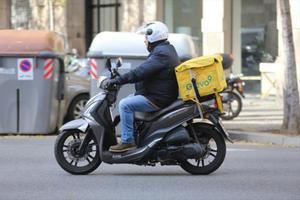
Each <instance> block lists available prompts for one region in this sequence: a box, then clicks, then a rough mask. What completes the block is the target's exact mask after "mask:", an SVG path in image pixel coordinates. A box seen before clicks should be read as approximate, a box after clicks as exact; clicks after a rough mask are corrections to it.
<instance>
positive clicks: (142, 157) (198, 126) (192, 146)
mask: <svg viewBox="0 0 300 200" xmlns="http://www.w3.org/2000/svg"><path fill="white" fill-rule="evenodd" d="M119 66H121V61H120V60H118V62H117V67H115V68H112V67H111V61H110V59H108V60H107V62H106V67H107V68H108V70H109V71H110V73H111V77H110V78H114V77H116V76H118V75H119V73H118V67H119ZM107 80H108V79H107V77H106V79H105V78H103V77H101V78H100V79H99V84H98V86H99V87H100V88H101V89H102V91H101V92H100V93H99V94H97V95H95V96H94V97H92V98H91V99H90V100H89V101H88V103H87V104H86V110H85V112H84V113H83V116H82V118H80V119H77V120H74V121H71V122H68V123H67V124H65V125H63V126H62V127H61V128H60V129H59V132H60V134H59V135H58V137H57V139H56V142H55V157H56V160H57V162H58V164H59V165H60V166H61V167H62V168H63V169H64V170H65V171H67V172H69V173H71V174H88V173H91V172H92V171H94V170H95V169H96V168H97V167H98V166H99V165H100V164H101V162H105V163H109V164H119V163H128V164H136V165H150V166H155V164H156V163H160V164H161V165H179V166H181V167H182V168H183V169H184V170H185V171H187V172H189V173H191V174H210V173H212V172H214V171H215V170H216V169H218V168H219V167H220V165H221V164H222V163H223V161H224V158H225V154H226V144H225V140H224V139H227V140H229V141H230V139H229V137H228V134H227V133H226V131H225V129H224V128H223V126H222V124H221V121H220V120H219V116H220V114H221V113H220V112H219V110H218V109H215V108H210V107H208V106H204V105H201V104H196V103H195V102H192V101H191V102H183V101H181V100H176V101H175V102H174V103H172V104H171V105H170V106H168V107H167V108H164V109H162V110H160V111H157V112H153V113H136V115H135V140H136V144H137V148H136V149H134V150H130V151H127V152H123V153H112V152H109V151H108V149H109V147H110V146H111V145H115V144H116V143H117V138H116V133H115V127H116V126H117V124H118V123H119V121H120V119H119V117H118V116H117V117H115V119H114V120H113V118H112V114H111V111H110V107H111V106H112V105H113V104H114V103H115V102H116V99H117V94H118V91H119V87H118V86H115V87H113V88H107V87H106V82H107ZM193 85H194V87H195V88H196V87H197V85H196V81H195V80H193ZM197 91H198V90H197V89H195V92H197ZM197 96H198V97H200V96H199V93H198V92H197ZM199 111H200V112H199Z"/></svg>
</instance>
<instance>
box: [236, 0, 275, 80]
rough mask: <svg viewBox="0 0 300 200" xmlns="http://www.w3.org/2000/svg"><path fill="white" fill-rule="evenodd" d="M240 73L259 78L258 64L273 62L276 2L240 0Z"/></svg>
mask: <svg viewBox="0 0 300 200" xmlns="http://www.w3.org/2000/svg"><path fill="white" fill-rule="evenodd" d="M241 14H242V20H241V21H242V27H241V40H242V41H241V42H242V73H243V74H244V75H246V76H259V75H260V71H259V63H261V62H274V60H275V57H276V56H277V52H278V50H277V49H278V33H277V28H276V0H242V10H241Z"/></svg>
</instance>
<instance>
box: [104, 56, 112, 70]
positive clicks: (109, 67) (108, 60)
mask: <svg viewBox="0 0 300 200" xmlns="http://www.w3.org/2000/svg"><path fill="white" fill-rule="evenodd" d="M105 68H107V69H108V70H109V71H110V72H111V59H110V58H107V60H106V63H105Z"/></svg>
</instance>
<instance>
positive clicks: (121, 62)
mask: <svg viewBox="0 0 300 200" xmlns="http://www.w3.org/2000/svg"><path fill="white" fill-rule="evenodd" d="M122 64H123V60H122V58H121V57H119V58H118V60H117V64H116V67H117V68H119V67H121V66H122Z"/></svg>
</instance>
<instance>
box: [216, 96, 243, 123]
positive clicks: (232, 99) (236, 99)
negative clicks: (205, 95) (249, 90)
mask: <svg viewBox="0 0 300 200" xmlns="http://www.w3.org/2000/svg"><path fill="white" fill-rule="evenodd" d="M220 95H221V96H225V95H226V96H227V97H226V98H224V100H222V103H223V109H224V113H225V114H224V115H222V116H221V118H222V119H224V120H231V119H233V118H235V117H237V116H238V115H239V114H240V112H241V111H242V106H243V104H242V99H241V97H240V96H239V95H238V94H236V93H235V92H232V91H226V92H222V93H221V94H220Z"/></svg>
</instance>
